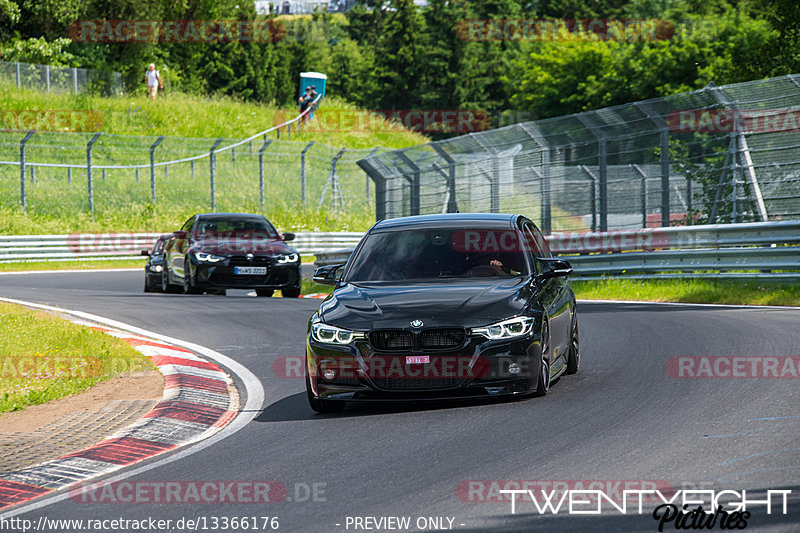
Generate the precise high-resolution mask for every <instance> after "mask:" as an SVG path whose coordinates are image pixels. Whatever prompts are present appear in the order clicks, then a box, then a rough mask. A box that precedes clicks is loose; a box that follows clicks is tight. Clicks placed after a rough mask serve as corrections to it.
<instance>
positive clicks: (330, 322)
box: [306, 213, 580, 412]
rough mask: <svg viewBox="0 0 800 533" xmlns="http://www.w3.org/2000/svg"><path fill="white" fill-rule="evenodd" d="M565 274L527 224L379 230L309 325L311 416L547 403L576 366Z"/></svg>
mask: <svg viewBox="0 0 800 533" xmlns="http://www.w3.org/2000/svg"><path fill="white" fill-rule="evenodd" d="M571 272H572V268H571V267H570V265H569V263H567V262H565V261H560V260H558V259H554V258H553V256H552V254H551V253H550V251H549V248H548V247H547V242H546V241H545V239H544V238H543V236H542V234H541V232H540V231H539V230H538V228H537V227H536V226H535V225H534V224H533V223H532V222H531V221H530V220H528V219H527V218H525V217H523V216H521V215H502V214H457V213H456V214H443V215H424V216H413V217H406V218H395V219H390V220H383V221H381V222H378V223H377V224H375V225H374V226H373V227H372V228H370V230H369V231H368V232H367V233H366V235H364V237H363V239H362V240H361V242H360V243H359V244H358V246H357V247H356V249H355V251H354V252H353V254H352V255H351V257H350V259H349V261H348V262H347V263H346V264H342V265H333V266H325V267H322V268H319V269H318V270H317V272H316V273H315V275H314V279H315V281H317V282H318V283H327V284H330V285H334V286H335V287H336V288H335V290H334V291H333V293H332V294H331V295H330V296H329V297H328V298H327V299H326V300H325V301H324V302H323V303H322V305H321V306H320V307H319V309H318V310H317V312H316V313H315V314H314V316H312V317H311V319H310V320H309V324H308V334H307V343H306V346H307V350H306V367H307V376H306V390H307V395H308V401H309V403H310V405H311V408H312V409H314V410H315V411H317V412H336V411H340V410H341V409H343V408H344V406H345V405H346V403H347V402H356V401H375V400H379V401H386V400H400V401H404V400H406V401H407V400H417V399H437V398H465V397H486V396H496V395H524V394H535V395H540V396H541V395H544V394H546V393H547V391H548V389H549V387H550V383H551V382H553V380H555V379H556V378H558V377H559V376H561V375H562V374H565V373H567V374H571V373H575V372H577V370H578V365H579V363H580V350H579V348H580V347H579V342H578V320H577V315H576V312H575V310H576V305H575V294H574V292H573V291H572V288H571V287H570V285H569V283H568V282H567V279H566V277H567V275H568V274H570V273H571Z"/></svg>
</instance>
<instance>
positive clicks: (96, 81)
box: [0, 61, 122, 95]
mask: <svg viewBox="0 0 800 533" xmlns="http://www.w3.org/2000/svg"><path fill="white" fill-rule="evenodd" d="M0 83H6V84H8V85H13V86H16V87H18V88H25V89H36V90H40V91H45V92H48V93H49V92H71V93H74V94H78V93H79V92H83V91H86V90H88V89H92V90H96V91H99V92H103V93H104V94H114V95H119V94H122V74H120V73H119V72H106V71H101V70H94V69H87V68H73V67H53V66H50V65H34V64H31V63H20V62H8V61H0Z"/></svg>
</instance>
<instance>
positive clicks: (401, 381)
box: [372, 376, 464, 391]
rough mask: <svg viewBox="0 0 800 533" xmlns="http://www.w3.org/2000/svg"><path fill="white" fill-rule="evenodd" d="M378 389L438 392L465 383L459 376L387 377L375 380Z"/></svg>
mask: <svg viewBox="0 0 800 533" xmlns="http://www.w3.org/2000/svg"><path fill="white" fill-rule="evenodd" d="M372 381H373V382H375V385H376V386H377V387H378V388H381V389H384V390H393V391H413V390H436V389H450V388H453V387H457V386H459V385H460V384H461V382H462V381H464V378H462V377H459V376H453V377H440V378H412V377H386V378H373V379H372Z"/></svg>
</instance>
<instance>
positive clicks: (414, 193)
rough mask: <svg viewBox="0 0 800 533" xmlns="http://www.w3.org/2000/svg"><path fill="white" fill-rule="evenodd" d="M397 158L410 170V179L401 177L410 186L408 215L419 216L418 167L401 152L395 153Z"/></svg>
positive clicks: (406, 176) (405, 175)
mask: <svg viewBox="0 0 800 533" xmlns="http://www.w3.org/2000/svg"><path fill="white" fill-rule="evenodd" d="M396 154H397V156H398V157H399V158H400V159H402V160H403V162H404V163H405V164H406V165H407V166H408V168H410V169H411V177H409V176H408V175H407V174H403V177H404V178H405V179H406V180H408V183H409V185H410V186H411V194H410V199H409V200H410V201H409V203H410V204H411V205H410V206H409V207H410V210H409V215H411V216H413V215H419V203H420V202H419V200H420V198H419V197H420V190H419V177H420V172H419V166H417V164H416V163H414V162H413V161H412V160H411V159H410V158H409V157H408V156H407V155H406V154H405V153H403V152H396Z"/></svg>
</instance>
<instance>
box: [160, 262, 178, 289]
mask: <svg viewBox="0 0 800 533" xmlns="http://www.w3.org/2000/svg"><path fill="white" fill-rule="evenodd" d="M178 291H179V289H178V287H176V286H175V285H173V284H172V283H170V282H169V270H168V269H167V268H166V267H164V270H162V271H161V292H168V293H171V294H174V293H176V292H178Z"/></svg>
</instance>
